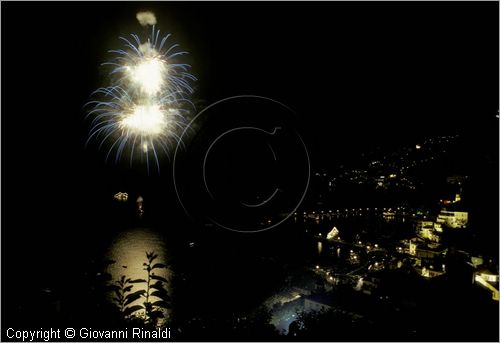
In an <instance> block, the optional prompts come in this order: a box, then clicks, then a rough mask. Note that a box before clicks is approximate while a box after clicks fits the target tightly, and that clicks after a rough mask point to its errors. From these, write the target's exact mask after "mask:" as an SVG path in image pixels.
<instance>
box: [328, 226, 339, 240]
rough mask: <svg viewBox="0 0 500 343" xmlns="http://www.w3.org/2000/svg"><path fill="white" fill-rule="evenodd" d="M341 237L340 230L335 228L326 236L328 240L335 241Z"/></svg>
mask: <svg viewBox="0 0 500 343" xmlns="http://www.w3.org/2000/svg"><path fill="white" fill-rule="evenodd" d="M338 235H339V230H338V229H337V228H336V227H335V226H334V227H333V229H332V231H330V232H328V234H327V235H326V239H329V240H331V239H334V238H335V237H337V236H338Z"/></svg>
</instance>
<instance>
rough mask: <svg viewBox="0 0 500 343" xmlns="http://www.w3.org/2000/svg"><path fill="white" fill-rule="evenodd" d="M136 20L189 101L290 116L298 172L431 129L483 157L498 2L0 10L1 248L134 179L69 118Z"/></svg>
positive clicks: (69, 218)
mask: <svg viewBox="0 0 500 343" xmlns="http://www.w3.org/2000/svg"><path fill="white" fill-rule="evenodd" d="M139 10H151V11H153V12H154V13H155V14H156V16H157V19H158V24H159V27H160V29H161V30H162V32H172V33H173V36H174V39H175V41H177V42H178V43H180V44H181V46H182V47H183V48H184V49H185V50H187V51H189V52H190V55H189V57H187V62H188V63H190V64H192V66H193V68H192V73H193V74H194V75H196V77H197V78H198V80H199V81H198V82H197V84H196V93H195V95H194V98H195V99H196V100H197V101H199V103H201V104H206V105H208V104H211V103H213V102H215V101H217V100H219V99H222V98H225V97H229V96H234V95H240V94H254V95H261V96H266V97H269V98H272V99H275V100H278V101H280V102H282V103H284V104H286V105H288V106H289V107H290V108H292V109H293V110H294V111H295V112H296V113H297V115H298V125H297V127H298V128H300V133H301V134H302V136H303V138H304V141H305V142H306V145H307V147H308V149H309V151H310V152H311V158H312V165H313V168H323V167H324V168H334V167H335V166H337V165H338V164H339V163H343V162H344V161H346V160H349V159H350V158H351V157H352V156H353V155H354V156H357V155H359V153H360V152H362V151H366V150H369V149H371V148H373V147H374V146H376V145H379V144H382V145H386V146H389V147H397V146H399V145H401V144H402V143H412V142H414V141H415V140H419V139H422V138H423V137H430V136H433V135H436V134H439V135H444V134H455V133H461V134H465V135H468V136H469V137H472V138H474V139H472V141H477V142H480V143H478V145H477V146H472V145H471V150H472V151H474V150H475V149H477V148H478V147H483V146H488V144H489V145H490V146H491V149H492V151H493V152H495V149H497V142H498V130H497V128H498V127H497V126H498V120H497V119H496V118H495V115H496V114H497V111H498V93H499V87H498V74H499V69H498V58H499V55H498V41H499V35H498V3H497V2H488V3H466V2H460V3H450V2H446V3H430V2H422V3H401V4H397V3H379V4H373V3H360V2H355V3H307V4H305V3H289V4H284V3H283V4H282V3H260V2H259V3H212V4H209V3H167V2H165V3H152V4H148V3H146V2H141V3H140V4H139V3H129V2H126V3H71V4H69V3H68V4H63V3H2V24H1V25H2V52H3V53H2V90H3V94H2V178H3V179H2V186H3V189H2V192H3V194H2V200H3V209H2V217H3V222H2V236H3V239H2V242H3V243H2V244H3V245H4V244H14V242H16V238H15V237H17V238H19V237H22V236H24V235H25V234H26V232H28V234H29V235H32V237H33V239H32V243H28V244H31V245H32V246H33V247H36V248H37V249H36V251H44V249H43V248H40V245H43V244H45V243H43V241H37V238H41V237H42V238H43V237H45V235H47V234H49V233H48V232H51V230H55V231H56V232H65V234H66V235H67V236H64V237H66V238H64V237H63V238H61V236H58V237H59V238H60V239H61V242H66V243H67V242H68V241H64V239H67V240H69V241H71V242H77V241H78V240H79V235H80V233H79V234H76V233H74V232H73V231H72V230H71V227H72V226H74V225H83V224H81V223H80V224H75V223H74V221H75V218H87V214H88V213H87V212H86V211H91V210H92V209H93V206H94V204H95V203H98V202H99V201H102V200H101V199H103V198H105V197H109V196H110V194H113V193H114V192H116V191H118V190H120V189H119V188H120V186H122V185H123V182H125V181H123V180H125V179H127V180H129V179H128V177H130V176H131V175H132V176H131V177H132V180H136V179H134V178H135V177H137V178H140V177H142V176H143V173H142V171H141V172H140V171H137V172H136V171H131V172H129V171H123V170H121V169H117V168H115V167H114V166H113V165H112V164H105V163H104V162H103V160H104V157H103V156H102V155H99V154H95V152H94V151H89V150H85V149H84V142H85V140H86V135H87V126H86V125H85V123H84V121H83V117H84V114H85V113H84V111H83V110H82V107H83V105H84V104H85V103H86V102H87V101H88V100H89V95H90V93H91V92H92V91H93V90H94V89H96V88H97V87H99V86H101V85H102V80H103V76H104V75H103V72H102V69H100V67H99V66H100V63H102V62H104V61H105V60H106V59H107V58H108V57H109V54H107V53H106V51H107V50H108V49H112V48H116V47H118V46H119V45H120V42H119V41H118V38H117V37H118V36H119V35H126V34H128V33H132V32H136V31H139V32H140V31H141V30H142V28H141V26H140V25H139V24H138V23H137V21H136V19H135V14H136V12H137V11H139ZM496 168H498V160H497V162H496ZM166 174H168V172H166ZM492 174H493V175H494V174H495V171H492ZM148 180H149V182H156V181H157V180H158V179H157V178H152V179H151V178H150V179H148ZM151 180H153V181H151ZM127 182H132V183H133V182H135V181H127ZM162 182H164V183H159V184H158V185H157V188H156V190H158V189H161V188H162V187H165V189H170V187H171V186H170V181H169V180H167V181H165V180H164V181H162ZM82 220H85V219H82ZM89 220H90V219H89ZM42 227H43V228H44V229H43V230H42V229H41V228H42ZM95 229H96V230H101V229H102V228H101V227H100V226H99V225H97V226H96V228H95ZM15 232H17V233H15ZM6 234H7V236H6ZM16 235H17V236H16ZM49 235H50V234H49ZM49 237H50V236H49ZM45 239H47V238H45ZM66 243H64V244H63V245H66ZM19 248H20V247H19ZM29 249H30V248H27V250H28V251H29ZM2 250H3V253H4V254H5V251H6V250H5V249H2ZM44 253H47V254H51V253H52V254H58V252H54V251H44ZM2 257H3V258H2V260H3V262H4V263H5V258H6V257H5V255H4V256H2ZM4 270H5V269H4Z"/></svg>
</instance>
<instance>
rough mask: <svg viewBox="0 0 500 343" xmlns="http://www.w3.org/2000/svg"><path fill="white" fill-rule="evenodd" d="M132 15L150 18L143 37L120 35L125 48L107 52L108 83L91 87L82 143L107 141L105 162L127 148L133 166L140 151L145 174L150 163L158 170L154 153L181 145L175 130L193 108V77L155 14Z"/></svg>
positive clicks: (144, 22) (144, 19) (143, 19)
mask: <svg viewBox="0 0 500 343" xmlns="http://www.w3.org/2000/svg"><path fill="white" fill-rule="evenodd" d="M151 16H153V17H151ZM137 18H138V20H139V22H140V23H141V24H142V25H144V26H145V25H150V24H151V23H152V27H151V33H150V36H149V37H148V38H147V40H146V41H144V42H142V41H141V39H140V37H139V36H138V35H136V34H131V35H130V37H131V38H130V39H127V38H124V37H119V39H120V40H121V41H122V42H123V43H124V47H123V48H122V49H118V50H110V51H109V52H111V53H113V54H114V55H115V57H114V59H113V60H111V61H109V62H105V63H103V65H106V66H110V67H111V72H110V80H111V85H109V86H107V87H102V88H99V89H97V90H96V91H95V92H93V93H92V97H93V98H95V99H96V100H92V101H90V102H88V103H87V104H86V106H88V107H89V110H88V113H87V117H92V122H91V129H90V133H89V137H88V139H87V144H88V143H89V142H90V141H91V140H100V144H99V149H100V148H101V147H102V146H103V145H104V144H107V145H109V149H108V152H107V154H106V161H107V160H108V159H109V157H110V155H111V154H112V153H113V152H114V153H115V162H116V163H117V162H118V161H120V159H121V158H122V155H123V154H124V153H125V151H126V152H127V153H128V154H130V157H129V159H130V165H132V162H133V160H134V154H136V155H137V153H139V154H141V160H143V161H145V162H146V166H147V169H148V173H149V167H150V163H152V162H154V163H155V164H156V167H157V169H158V172H159V168H160V162H159V155H160V154H164V155H166V156H167V157H169V152H170V151H171V149H172V147H174V146H176V145H177V144H179V143H181V144H182V142H181V141H180V132H182V131H183V130H184V128H185V127H186V124H187V117H188V115H189V113H190V108H194V106H193V104H192V103H191V101H190V100H189V96H190V95H191V94H192V93H193V89H192V87H191V85H190V83H191V82H192V81H196V78H195V77H194V76H193V75H191V74H190V73H189V72H188V70H189V68H190V66H189V65H188V64H185V63H178V62H177V61H178V58H179V57H181V56H183V55H185V54H187V53H186V52H184V51H178V50H177V49H178V47H179V45H178V44H173V45H168V44H167V43H168V40H169V38H170V36H171V35H170V34H167V35H166V36H164V37H160V30H157V29H156V28H155V25H154V24H155V23H156V18H154V15H153V14H152V13H150V12H148V13H147V15H146V16H144V15H143V14H141V13H138V15H137ZM150 160H151V161H150Z"/></svg>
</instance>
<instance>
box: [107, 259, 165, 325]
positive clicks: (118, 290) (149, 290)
mask: <svg viewBox="0 0 500 343" xmlns="http://www.w3.org/2000/svg"><path fill="white" fill-rule="evenodd" d="M146 258H147V262H145V263H143V267H144V268H143V270H145V271H146V273H147V278H146V279H134V280H132V279H131V278H127V277H126V276H125V275H122V276H121V278H120V279H119V280H117V281H115V282H114V283H113V284H112V285H111V286H110V289H111V290H112V291H113V293H114V296H113V302H114V303H115V305H116V306H117V307H118V309H119V310H120V312H121V313H122V315H123V318H124V319H125V320H128V321H137V320H140V321H142V322H143V324H144V325H146V326H157V325H158V320H159V319H160V318H164V317H165V315H164V311H165V310H166V309H168V308H170V304H169V302H170V297H169V296H168V292H167V289H166V284H167V283H168V280H167V279H165V278H164V277H162V276H160V275H156V274H155V272H154V271H155V270H158V269H165V268H167V266H166V265H165V264H163V263H155V260H156V259H157V258H158V255H157V254H155V253H154V252H146ZM124 267H126V266H124ZM135 284H145V286H146V289H140V290H134V285H135ZM154 297H156V298H158V299H159V300H155V301H153V299H152V298H154ZM141 298H143V299H144V302H142V304H137V305H133V303H134V302H136V300H139V299H141ZM141 311H143V312H142V313H141Z"/></svg>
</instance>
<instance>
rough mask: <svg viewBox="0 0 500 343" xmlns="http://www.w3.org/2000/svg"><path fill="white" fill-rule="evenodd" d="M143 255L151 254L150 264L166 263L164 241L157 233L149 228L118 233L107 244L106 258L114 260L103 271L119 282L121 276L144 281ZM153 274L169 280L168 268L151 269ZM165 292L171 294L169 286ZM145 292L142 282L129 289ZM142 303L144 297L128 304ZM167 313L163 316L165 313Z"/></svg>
mask: <svg viewBox="0 0 500 343" xmlns="http://www.w3.org/2000/svg"><path fill="white" fill-rule="evenodd" d="M146 252H154V253H155V254H156V255H158V258H157V259H156V260H155V261H154V263H162V264H166V265H168V264H167V262H168V253H167V248H166V245H165V239H164V237H162V236H161V235H160V234H159V233H158V232H156V231H155V230H153V229H149V228H132V229H129V230H126V231H123V232H120V233H119V234H118V235H117V236H116V237H115V238H114V239H113V240H112V242H111V244H110V246H109V248H108V250H107V253H106V258H107V259H110V260H113V261H115V263H113V264H111V265H109V266H108V267H107V272H108V273H109V274H110V275H111V277H112V280H113V281H116V280H119V279H120V278H121V277H122V275H125V277H126V278H131V279H145V280H146V279H147V271H145V270H144V266H143V263H146V262H147V261H148V260H147V257H146ZM154 273H155V275H158V276H161V277H164V278H165V279H167V280H170V277H171V274H172V272H171V270H170V269H165V268H162V269H155V270H154ZM166 289H167V291H168V293H169V294H170V295H171V293H172V292H171V287H170V284H167V285H166ZM138 290H146V284H145V283H136V284H134V286H133V291H138ZM156 300H160V299H159V298H156V297H154V296H153V297H151V298H150V301H151V302H154V301H156ZM142 303H144V298H141V299H138V300H136V301H134V302H133V303H131V305H141V304H142ZM165 314H167V313H165Z"/></svg>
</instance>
